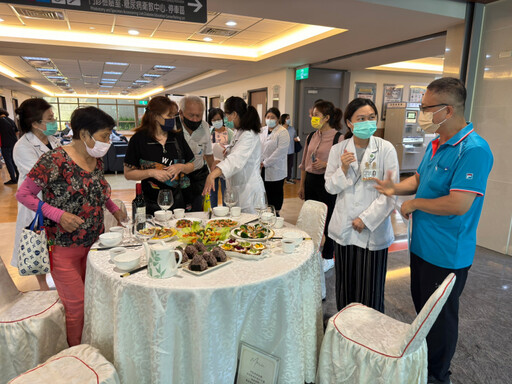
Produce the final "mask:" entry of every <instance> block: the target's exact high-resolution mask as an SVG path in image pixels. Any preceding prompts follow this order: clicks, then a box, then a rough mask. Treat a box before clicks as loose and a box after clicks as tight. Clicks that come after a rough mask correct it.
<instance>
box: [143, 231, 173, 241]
mask: <svg viewBox="0 0 512 384" xmlns="http://www.w3.org/2000/svg"><path fill="white" fill-rule="evenodd" d="M177 233H178V231H177V230H176V229H174V228H156V230H155V235H154V236H153V237H152V238H151V239H149V241H148V242H149V243H155V242H158V241H160V240H163V241H171V240H175V239H176V234H177Z"/></svg>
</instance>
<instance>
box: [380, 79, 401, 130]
mask: <svg viewBox="0 0 512 384" xmlns="http://www.w3.org/2000/svg"><path fill="white" fill-rule="evenodd" d="M403 93H404V86H403V85H397V84H384V95H383V97H382V112H381V115H380V119H381V120H383V121H384V120H386V108H387V104H388V103H399V102H401V101H402V96H403Z"/></svg>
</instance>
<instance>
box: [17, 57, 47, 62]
mask: <svg viewBox="0 0 512 384" xmlns="http://www.w3.org/2000/svg"><path fill="white" fill-rule="evenodd" d="M23 59H25V60H27V61H50V59H49V58H47V57H31V56H23Z"/></svg>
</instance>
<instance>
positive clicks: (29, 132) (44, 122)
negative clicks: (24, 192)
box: [11, 99, 60, 290]
mask: <svg viewBox="0 0 512 384" xmlns="http://www.w3.org/2000/svg"><path fill="white" fill-rule="evenodd" d="M16 114H17V115H18V118H19V121H20V129H21V132H23V136H22V137H21V138H20V139H19V140H18V141H17V142H16V145H15V146H14V151H13V158H14V163H15V164H16V167H17V168H18V171H19V172H20V176H19V179H18V185H21V184H23V181H24V180H25V178H26V177H27V173H28V172H29V171H30V170H31V169H32V167H33V166H34V164H35V163H36V162H37V160H39V158H40V157H41V155H42V154H43V153H45V152H48V151H49V150H51V149H55V148H57V147H58V146H60V141H59V139H57V138H56V137H54V136H53V135H54V134H55V133H56V132H57V127H58V125H57V121H56V120H55V116H54V115H53V111H52V106H51V105H50V104H48V102H47V101H46V100H43V99H27V100H25V101H24V102H23V103H21V105H20V106H19V108H18V109H16ZM39 198H41V196H39ZM34 216H35V212H33V211H32V210H30V209H28V208H27V207H25V206H24V205H23V204H21V203H18V217H17V218H16V235H15V237H14V251H13V254H12V259H11V265H12V266H14V267H17V266H18V242H19V238H20V235H21V231H22V230H23V228H25V227H26V226H28V225H29V224H30V223H31V222H32V220H34ZM36 277H37V281H38V282H39V287H40V288H41V290H48V289H49V288H48V284H47V283H46V275H36Z"/></svg>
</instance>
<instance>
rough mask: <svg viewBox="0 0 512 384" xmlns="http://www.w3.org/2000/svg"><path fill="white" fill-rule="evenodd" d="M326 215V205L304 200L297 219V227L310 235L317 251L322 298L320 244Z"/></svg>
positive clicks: (323, 284) (324, 289)
mask: <svg viewBox="0 0 512 384" xmlns="http://www.w3.org/2000/svg"><path fill="white" fill-rule="evenodd" d="M326 217H327V205H325V204H324V203H322V202H320V201H316V200H306V201H305V202H304V204H303V205H302V208H301V209H300V213H299V218H298V219H297V224H296V225H297V227H298V228H299V229H301V230H303V231H304V232H306V233H307V234H309V235H310V236H311V239H312V240H313V244H314V245H315V251H316V253H317V257H318V262H319V263H320V271H321V272H322V273H321V274H320V283H321V286H322V298H325V294H326V288H325V274H324V273H323V263H322V261H323V260H322V254H321V252H320V245H321V244H322V237H323V235H324V228H325V219H326Z"/></svg>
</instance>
